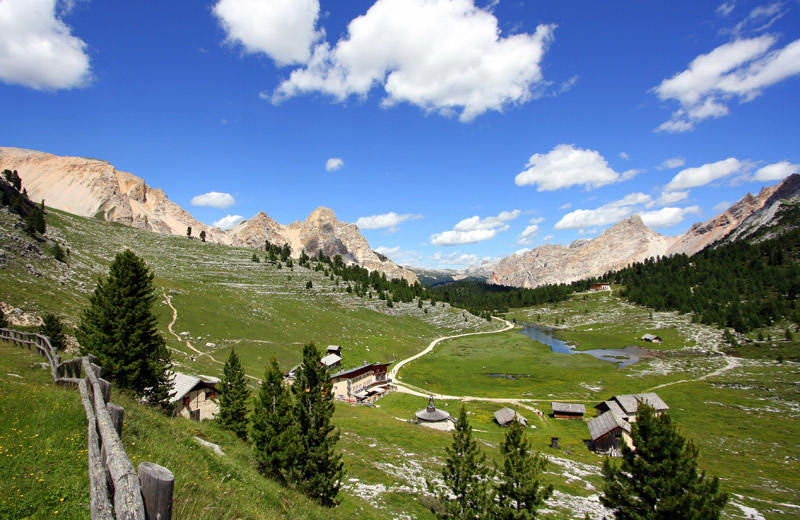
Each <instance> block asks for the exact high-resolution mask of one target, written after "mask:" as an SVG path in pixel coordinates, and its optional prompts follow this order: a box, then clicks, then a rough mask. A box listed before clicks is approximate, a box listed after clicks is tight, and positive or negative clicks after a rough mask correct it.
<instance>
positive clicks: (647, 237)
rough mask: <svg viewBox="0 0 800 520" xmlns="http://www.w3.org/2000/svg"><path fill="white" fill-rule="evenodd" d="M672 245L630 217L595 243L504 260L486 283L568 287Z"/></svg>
mask: <svg viewBox="0 0 800 520" xmlns="http://www.w3.org/2000/svg"><path fill="white" fill-rule="evenodd" d="M672 241H673V239H671V238H669V237H665V236H663V235H660V234H658V233H656V232H655V231H652V230H650V229H649V228H648V227H647V226H645V225H644V222H642V219H641V217H639V215H633V216H632V217H628V218H627V219H625V220H623V221H621V222H618V223H617V224H616V225H614V226H613V227H611V228H609V229H607V230H606V231H604V232H603V233H602V234H601V235H600V236H598V237H597V238H595V239H592V240H576V241H574V242H572V243H571V244H570V245H568V246H562V245H558V244H556V245H551V244H546V245H543V246H540V247H537V248H535V249H533V250H531V251H527V252H525V253H522V254H516V255H513V256H511V257H509V258H506V259H504V260H502V261H500V262H499V263H498V264H497V266H496V267H495V269H494V272H493V273H492V277H491V278H490V280H489V281H490V283H495V284H500V285H509V286H513V287H527V288H532V287H538V286H540V285H546V284H558V283H570V282H574V281H576V280H582V279H584V278H589V277H592V276H602V275H603V274H605V273H606V272H607V271H609V270H614V269H620V268H623V267H625V266H627V265H628V264H631V263H634V262H640V261H642V260H644V259H646V258H650V257H654V256H658V255H663V254H664V253H665V252H666V251H667V248H668V247H669V245H670V244H671V243H672Z"/></svg>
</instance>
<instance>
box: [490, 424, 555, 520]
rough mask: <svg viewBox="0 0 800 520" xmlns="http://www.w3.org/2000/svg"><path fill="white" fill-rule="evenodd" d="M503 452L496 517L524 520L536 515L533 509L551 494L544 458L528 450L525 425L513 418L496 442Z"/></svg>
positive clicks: (551, 489) (504, 519)
mask: <svg viewBox="0 0 800 520" xmlns="http://www.w3.org/2000/svg"><path fill="white" fill-rule="evenodd" d="M500 453H502V454H503V475H502V477H501V483H500V485H499V486H498V487H497V494H498V498H499V511H498V515H497V516H498V517H499V518H501V519H503V520H506V519H508V520H527V519H530V518H535V517H536V510H537V509H538V508H539V507H540V506H541V505H542V504H544V501H545V500H547V499H548V498H549V497H550V495H552V494H553V486H552V485H548V486H545V485H544V484H543V482H542V478H541V475H542V472H543V471H544V468H545V466H546V465H547V459H546V458H545V457H544V456H542V455H541V454H540V453H538V452H536V453H533V452H531V451H530V444H529V442H528V439H527V438H526V436H525V427H524V426H523V425H522V424H521V423H520V422H519V421H516V420H515V421H513V422H512V423H511V426H509V428H508V430H506V435H505V437H504V438H503V442H502V444H500Z"/></svg>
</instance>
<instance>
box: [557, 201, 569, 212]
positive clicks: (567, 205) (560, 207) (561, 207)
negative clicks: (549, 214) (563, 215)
mask: <svg viewBox="0 0 800 520" xmlns="http://www.w3.org/2000/svg"><path fill="white" fill-rule="evenodd" d="M571 207H572V203H571V202H567V203H566V204H562V205H561V206H559V207H558V209H561V210H564V209H569V208H571Z"/></svg>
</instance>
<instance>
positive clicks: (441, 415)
mask: <svg viewBox="0 0 800 520" xmlns="http://www.w3.org/2000/svg"><path fill="white" fill-rule="evenodd" d="M414 422H415V423H417V424H421V425H422V426H427V427H428V428H433V429H435V430H443V431H450V430H453V429H455V426H454V424H453V423H454V422H455V420H454V419H453V418H452V417H451V416H450V414H449V413H447V412H445V411H444V410H437V409H436V404H435V403H434V402H433V394H431V397H430V399H428V406H427V407H426V408H425V409H424V410H417V412H416V413H415V414H414Z"/></svg>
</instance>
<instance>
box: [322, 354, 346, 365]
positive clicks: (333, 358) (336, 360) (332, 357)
mask: <svg viewBox="0 0 800 520" xmlns="http://www.w3.org/2000/svg"><path fill="white" fill-rule="evenodd" d="M319 362H320V363H322V364H323V365H325V366H326V367H328V368H329V369H330V368H336V367H338V366H339V365H341V364H342V358H341V356H337V355H336V354H328V355H327V356H325V357H324V358H322V359H320V360H319Z"/></svg>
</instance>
